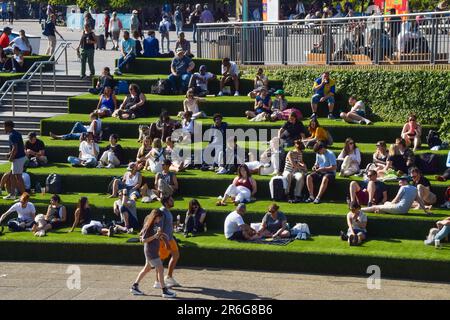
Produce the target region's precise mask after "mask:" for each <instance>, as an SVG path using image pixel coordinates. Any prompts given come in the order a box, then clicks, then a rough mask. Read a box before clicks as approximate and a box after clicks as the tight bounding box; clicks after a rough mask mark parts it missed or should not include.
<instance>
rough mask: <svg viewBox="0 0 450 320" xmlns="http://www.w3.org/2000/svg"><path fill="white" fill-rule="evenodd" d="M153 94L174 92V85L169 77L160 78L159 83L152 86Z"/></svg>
mask: <svg viewBox="0 0 450 320" xmlns="http://www.w3.org/2000/svg"><path fill="white" fill-rule="evenodd" d="M151 93H152V94H161V95H171V94H172V93H173V90H172V85H171V84H170V82H169V80H167V79H160V80H158V83H157V84H156V85H154V86H152V87H151Z"/></svg>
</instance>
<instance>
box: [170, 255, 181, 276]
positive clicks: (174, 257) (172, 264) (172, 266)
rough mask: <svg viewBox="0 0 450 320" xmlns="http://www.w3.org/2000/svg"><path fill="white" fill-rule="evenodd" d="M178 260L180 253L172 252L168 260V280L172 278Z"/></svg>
mask: <svg viewBox="0 0 450 320" xmlns="http://www.w3.org/2000/svg"><path fill="white" fill-rule="evenodd" d="M179 258H180V253H179V252H178V251H172V257H171V258H170V261H169V266H168V268H167V276H168V277H169V278H172V276H173V271H174V270H175V267H176V265H177V262H178V259H179Z"/></svg>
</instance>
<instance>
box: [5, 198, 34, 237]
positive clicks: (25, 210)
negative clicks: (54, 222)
mask: <svg viewBox="0 0 450 320" xmlns="http://www.w3.org/2000/svg"><path fill="white" fill-rule="evenodd" d="M29 200H30V195H29V194H28V193H27V192H24V193H22V195H21V196H20V199H19V202H17V203H15V204H13V205H12V206H11V207H10V208H9V209H8V210H7V211H6V212H5V213H4V214H2V215H1V216H0V225H1V224H3V221H5V220H6V218H8V216H9V215H10V214H11V213H13V212H16V213H17V219H11V220H9V221H8V228H9V230H10V231H12V232H20V231H26V230H27V229H30V228H32V227H33V225H34V224H35V222H34V218H35V216H36V208H35V207H34V205H33V204H32V203H31V202H29Z"/></svg>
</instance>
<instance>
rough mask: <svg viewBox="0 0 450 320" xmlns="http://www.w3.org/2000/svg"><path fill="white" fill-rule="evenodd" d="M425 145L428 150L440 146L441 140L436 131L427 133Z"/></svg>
mask: <svg viewBox="0 0 450 320" xmlns="http://www.w3.org/2000/svg"><path fill="white" fill-rule="evenodd" d="M427 144H428V147H429V148H430V149H431V148H433V147H435V146H440V145H441V144H442V140H441V138H440V137H439V134H438V133H437V132H436V131H434V130H430V131H428V135H427Z"/></svg>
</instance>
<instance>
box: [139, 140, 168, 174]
mask: <svg viewBox="0 0 450 320" xmlns="http://www.w3.org/2000/svg"><path fill="white" fill-rule="evenodd" d="M145 158H146V159H147V161H146V163H145V166H144V170H147V171H151V172H153V173H158V172H162V163H163V162H164V160H165V151H164V148H163V146H162V141H161V139H159V138H156V139H153V148H152V150H151V151H150V152H149V153H148V154H147V155H146V156H145Z"/></svg>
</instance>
